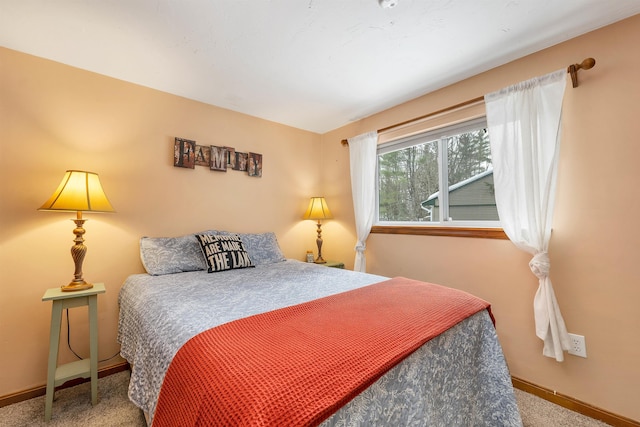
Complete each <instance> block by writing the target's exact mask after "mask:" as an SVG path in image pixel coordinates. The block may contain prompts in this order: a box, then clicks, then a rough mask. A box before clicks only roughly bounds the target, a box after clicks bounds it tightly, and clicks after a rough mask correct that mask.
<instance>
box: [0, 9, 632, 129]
mask: <svg viewBox="0 0 640 427" xmlns="http://www.w3.org/2000/svg"><path fill="white" fill-rule="evenodd" d="M637 13H640V1H639V0H399V1H398V4H397V6H396V7H394V8H390V9H383V8H381V7H379V5H378V2H377V0H154V1H151V0H0V46H4V47H7V48H10V49H14V50H18V51H22V52H26V53H29V54H33V55H37V56H40V57H44V58H48V59H52V60H54V61H58V62H62V63H65V64H69V65H72V66H75V67H79V68H82V69H86V70H90V71H94V72H97V73H100V74H104V75H107V76H111V77H115V78H118V79H122V80H125V81H129V82H133V83H137V84H140V85H143V86H147V87H151V88H154V89H159V90H162V91H165V92H169V93H173V94H176V95H181V96H184V97H187V98H191V99H194V100H198V101H202V102H206V103H208V104H213V105H217V106H220V107H224V108H228V109H231V110H235V111H239V112H243V113H246V114H250V115H252V116H257V117H261V118H264V119H268V120H272V121H275V122H279V123H283V124H286V125H290V126H294V127H297V128H301V129H306V130H310V131H313V132H318V133H324V132H327V131H329V130H332V129H335V128H337V127H340V126H342V125H345V124H347V123H348V122H350V121H353V120H357V119H359V118H362V117H366V116H368V115H371V114H373V113H376V112H379V111H382V110H384V109H386V108H389V107H391V106H394V105H397V104H399V103H402V102H404V101H407V100H410V99H413V98H416V97H418V96H420V95H423V94H425V93H428V92H431V91H433V90H436V89H439V88H441V87H444V86H446V85H449V84H451V83H455V82H457V81H460V80H462V79H465V78H467V77H470V76H473V75H475V74H478V73H480V72H483V71H486V70H488V69H491V68H493V67H496V66H498V65H501V64H504V63H506V62H509V61H512V60H514V59H516V58H519V57H522V56H524V55H527V54H530V53H533V52H536V51H538V50H541V49H544V48H546V47H549V46H552V45H554V44H557V43H559V42H562V41H564V40H567V39H570V38H573V37H576V36H578V35H580V34H583V33H586V32H589V31H591V30H594V29H596V28H599V27H602V26H605V25H608V24H611V23H613V22H616V21H618V20H621V19H623V18H626V17H629V16H632V15H635V14H637ZM582 59H584V58H573V59H572V60H575V62H579V61H581V60H582ZM596 59H597V58H596ZM567 65H568V64H567ZM0 66H1V64H0ZM550 71H551V70H550Z"/></svg>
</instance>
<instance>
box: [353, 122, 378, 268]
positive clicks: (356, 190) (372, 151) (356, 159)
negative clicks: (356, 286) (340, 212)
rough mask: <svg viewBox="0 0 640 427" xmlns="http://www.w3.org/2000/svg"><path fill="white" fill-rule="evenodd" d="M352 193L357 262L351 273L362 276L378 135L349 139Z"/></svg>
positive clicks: (373, 200) (370, 222)
mask: <svg viewBox="0 0 640 427" xmlns="http://www.w3.org/2000/svg"><path fill="white" fill-rule="evenodd" d="M348 141H349V159H350V166H351V193H352V194H353V211H354V214H355V217H356V237H357V239H358V241H357V242H356V248H355V250H356V259H355V262H354V266H353V270H354V271H361V272H363V273H364V272H365V271H366V270H367V259H366V257H365V254H364V251H365V249H366V247H367V244H366V242H367V237H369V232H370V231H371V226H372V225H373V220H374V217H375V212H376V157H377V147H378V132H375V131H373V132H368V133H365V134H362V135H358V136H354V137H353V138H349V139H348Z"/></svg>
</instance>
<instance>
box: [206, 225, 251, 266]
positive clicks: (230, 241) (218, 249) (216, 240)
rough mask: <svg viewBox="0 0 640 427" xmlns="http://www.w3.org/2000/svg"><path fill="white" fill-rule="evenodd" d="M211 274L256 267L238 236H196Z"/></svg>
mask: <svg viewBox="0 0 640 427" xmlns="http://www.w3.org/2000/svg"><path fill="white" fill-rule="evenodd" d="M196 238H197V239H198V242H200V248H201V249H202V253H203V254H204V258H205V261H206V262H207V265H208V267H209V270H208V271H209V273H215V272H216V271H224V270H233V269H236V268H247V267H255V266H254V265H253V263H252V262H251V259H250V258H249V255H248V254H247V250H246V249H245V247H244V244H243V243H242V239H241V238H240V236H238V235H237V234H196Z"/></svg>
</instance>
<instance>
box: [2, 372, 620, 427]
mask: <svg viewBox="0 0 640 427" xmlns="http://www.w3.org/2000/svg"><path fill="white" fill-rule="evenodd" d="M128 384H129V372H128V371H127V372H120V373H118V374H115V375H110V376H108V377H105V378H101V379H100V380H99V385H98V396H99V400H98V404H97V405H96V406H93V407H92V406H91V389H90V386H89V383H85V384H81V385H78V386H75V387H71V388H67V389H64V390H60V391H58V392H57V393H56V395H55V400H54V401H53V416H52V417H51V421H50V422H49V423H45V422H44V396H42V397H37V398H35V399H31V400H26V401H24V402H20V403H16V404H14V405H9V406H6V407H4V408H0V426H2V427H27V426H28V427H36V426H48V427H63V426H64V427H117V426H122V427H138V426H140V427H144V426H145V425H146V424H145V421H144V416H143V415H142V412H141V411H140V410H139V409H138V408H136V407H135V406H134V405H133V404H132V403H131V402H129V399H128V398H127V386H128ZM516 399H517V400H518V406H519V408H520V414H521V415H522V421H523V423H524V426H525V427H603V426H607V424H605V423H602V422H600V421H596V420H593V419H591V418H588V417H585V416H583V415H581V414H577V413H575V412H572V411H569V410H568V409H565V408H562V407H560V406H557V405H554V404H553V403H550V402H547V401H546V400H543V399H540V398H538V397H536V396H533V395H531V394H528V393H525V392H522V391H520V390H516ZM438 427H439V426H438Z"/></svg>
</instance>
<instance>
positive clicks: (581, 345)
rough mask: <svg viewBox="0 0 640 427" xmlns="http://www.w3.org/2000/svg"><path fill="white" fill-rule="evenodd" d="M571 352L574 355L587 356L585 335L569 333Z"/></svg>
mask: <svg viewBox="0 0 640 427" xmlns="http://www.w3.org/2000/svg"><path fill="white" fill-rule="evenodd" d="M569 342H570V343H571V348H569V354H573V355H574V356H580V357H585V358H586V357H587V345H586V344H585V342H584V335H576V334H569Z"/></svg>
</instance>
